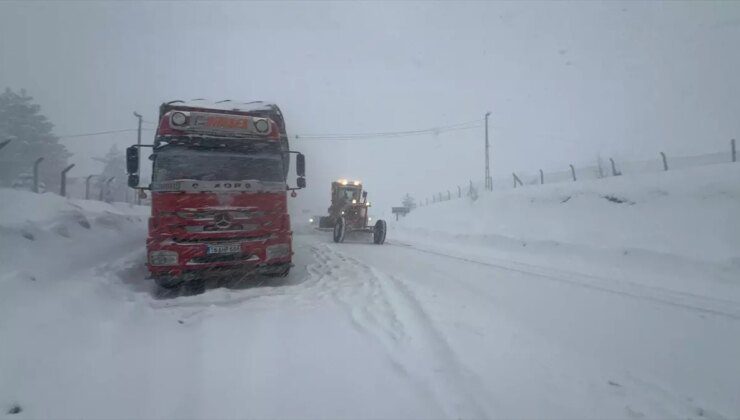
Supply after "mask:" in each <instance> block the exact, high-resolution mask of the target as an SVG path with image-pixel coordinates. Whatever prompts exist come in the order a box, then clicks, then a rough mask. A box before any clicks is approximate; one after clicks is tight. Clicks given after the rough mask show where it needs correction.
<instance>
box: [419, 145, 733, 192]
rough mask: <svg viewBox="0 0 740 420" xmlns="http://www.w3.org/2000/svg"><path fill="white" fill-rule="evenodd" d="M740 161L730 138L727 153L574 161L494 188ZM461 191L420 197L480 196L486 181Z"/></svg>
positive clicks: (502, 180) (514, 175)
mask: <svg viewBox="0 0 740 420" xmlns="http://www.w3.org/2000/svg"><path fill="white" fill-rule="evenodd" d="M729 162H737V147H736V142H735V140H734V139H733V140H731V141H730V150H729V151H725V152H716V153H707V154H703V155H695V156H671V155H669V154H666V153H664V152H660V154H659V155H658V156H656V157H655V158H653V159H646V160H639V161H619V160H617V159H613V158H609V160H608V161H602V160H599V161H598V162H597V164H596V165H588V166H578V165H574V164H568V165H564V166H565V167H566V168H567V169H564V170H562V171H555V172H543V171H542V169H539V170H537V171H536V172H528V171H521V172H514V173H512V176H511V178H499V179H494V180H493V182H492V189H493V190H506V189H511V188H521V187H528V186H537V185H542V184H555V183H559V182H578V181H583V180H595V179H602V178H608V177H614V176H620V175H623V174H641V173H654V172H661V171H668V170H675V169H686V168H693V167H697V166H703V165H715V164H719V163H729ZM452 190H454V191H458V193H457V194H449V191H448V190H444V191H441V192H439V193H436V194H434V195H433V196H432V197H430V198H424V199H422V200H419V204H420V205H422V206H423V205H429V204H434V203H438V202H442V201H448V200H452V199H456V198H462V197H471V198H472V199H474V200H475V199H477V197H478V194H479V192H484V191H485V183H484V182H483V181H480V182H473V181H468V182H467V183H466V184H461V185H458V186H455V187H453V188H452Z"/></svg>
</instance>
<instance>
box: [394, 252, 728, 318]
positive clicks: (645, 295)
mask: <svg viewBox="0 0 740 420" xmlns="http://www.w3.org/2000/svg"><path fill="white" fill-rule="evenodd" d="M388 244H389V245H392V246H397V247H402V248H407V249H412V250H414V251H418V252H423V253H427V254H431V255H436V256H440V257H445V258H449V259H454V260H458V261H463V262H468V263H472V264H477V265H482V266H487V267H491V268H496V269H500V270H505V271H510V272H515V273H519V274H526V275H528V276H532V277H537V278H540V279H545V280H551V281H557V282H560V283H566V284H570V285H573V286H577V287H583V288H588V289H593V290H598V291H602V292H606V293H611V294H617V295H621V296H626V297H630V298H634V299H640V300H647V301H651V302H654V303H659V304H661V305H668V306H673V307H677V308H681V309H688V310H691V311H694V312H699V313H704V314H710V315H715V316H722V317H726V318H730V319H735V320H738V319H740V304H738V303H736V302H733V301H729V300H723V299H715V298H710V297H704V296H698V295H694V294H691V293H686V292H679V291H673V290H668V289H663V288H660V287H655V286H646V285H641V284H638V283H634V282H629V281H626V280H618V279H607V278H603V277H599V276H594V275H590V274H583V273H577V272H568V271H565V270H559V269H553V268H549V267H543V266H538V265H533V264H526V263H520V262H510V261H506V262H505V261H503V260H498V259H493V261H495V262H486V261H480V260H477V259H473V258H468V257H461V256H456V255H451V254H447V253H444V252H439V251H434V250H430V249H425V248H419V247H417V246H415V245H411V244H406V243H400V242H388ZM617 284H618V285H619V286H620V287H615V286H616V285H617Z"/></svg>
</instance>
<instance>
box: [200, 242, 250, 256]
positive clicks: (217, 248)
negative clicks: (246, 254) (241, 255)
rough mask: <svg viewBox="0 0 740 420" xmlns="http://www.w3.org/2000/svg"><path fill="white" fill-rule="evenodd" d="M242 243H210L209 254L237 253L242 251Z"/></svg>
mask: <svg viewBox="0 0 740 420" xmlns="http://www.w3.org/2000/svg"><path fill="white" fill-rule="evenodd" d="M241 250H242V247H241V245H240V244H220V245H208V251H207V253H208V254H236V253H238V252H241Z"/></svg>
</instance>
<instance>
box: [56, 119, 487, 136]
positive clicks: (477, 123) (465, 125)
mask: <svg viewBox="0 0 740 420" xmlns="http://www.w3.org/2000/svg"><path fill="white" fill-rule="evenodd" d="M142 122H147V123H149V124H154V123H152V122H149V121H142ZM482 126H483V121H482V120H480V119H478V120H473V121H467V122H462V123H457V124H450V125H445V126H440V127H432V128H424V129H417V130H405V131H382V132H374V133H343V134H341V133H333V134H332V133H327V134H296V135H295V136H294V138H296V139H300V140H363V139H372V138H394V137H409V136H418V135H423V134H433V135H437V134H441V133H446V132H450V131H462V130H471V129H474V128H479V127H482ZM142 130H143V131H154V129H152V128H142ZM135 131H137V129H136V128H122V129H119V130H106V131H97V132H90V133H78V134H68V135H63V136H57V137H58V138H60V139H70V138H80V137H92V136H100V135H106V134H116V133H129V132H135Z"/></svg>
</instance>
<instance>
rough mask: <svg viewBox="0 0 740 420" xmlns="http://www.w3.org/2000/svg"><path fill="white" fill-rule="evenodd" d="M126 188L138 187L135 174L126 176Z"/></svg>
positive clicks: (137, 179)
mask: <svg viewBox="0 0 740 420" xmlns="http://www.w3.org/2000/svg"><path fill="white" fill-rule="evenodd" d="M128 186H129V187H131V188H136V187H138V186H139V175H137V174H131V175H129V176H128Z"/></svg>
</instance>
